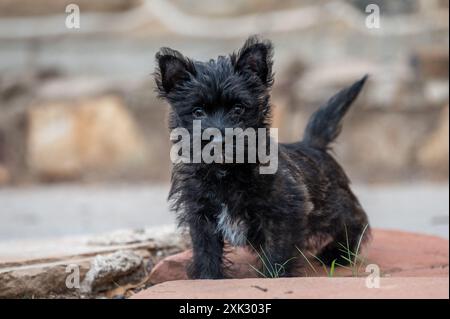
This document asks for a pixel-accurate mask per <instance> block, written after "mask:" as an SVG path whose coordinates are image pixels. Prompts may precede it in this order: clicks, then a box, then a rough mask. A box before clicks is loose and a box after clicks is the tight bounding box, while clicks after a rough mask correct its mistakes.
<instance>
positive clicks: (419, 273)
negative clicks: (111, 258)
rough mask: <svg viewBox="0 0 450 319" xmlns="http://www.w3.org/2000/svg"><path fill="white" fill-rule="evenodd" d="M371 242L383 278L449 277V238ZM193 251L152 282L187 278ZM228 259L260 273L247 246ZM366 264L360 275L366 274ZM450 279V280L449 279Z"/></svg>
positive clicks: (381, 234) (390, 235)
mask: <svg viewBox="0 0 450 319" xmlns="http://www.w3.org/2000/svg"><path fill="white" fill-rule="evenodd" d="M372 235H373V237H372V241H371V243H370V244H369V245H368V246H367V247H366V248H365V249H364V252H363V255H364V256H366V258H367V260H366V263H365V264H376V265H378V266H379V269H380V271H381V274H382V277H433V278H434V277H448V275H449V267H448V264H449V241H448V240H447V239H443V238H440V237H436V236H429V235H421V234H414V233H407V232H401V231H391V230H380V229H374V230H373V231H372ZM191 257H192V253H191V251H185V252H182V253H179V254H176V255H173V256H170V257H167V258H166V259H164V260H163V261H161V262H160V263H158V264H157V265H156V266H155V267H154V269H153V271H152V273H151V275H150V282H151V283H152V284H158V283H161V282H165V281H171V280H185V279H187V275H186V272H185V269H186V265H187V264H188V263H189V261H190V260H191ZM227 259H229V260H230V261H232V262H233V266H232V268H231V273H232V277H233V278H253V277H257V273H256V272H255V271H254V270H253V269H252V268H251V267H250V265H253V266H257V265H258V260H257V258H255V256H253V255H252V254H251V253H250V252H249V251H247V250H244V249H234V250H231V251H230V252H229V253H228V255H227ZM315 267H316V269H317V270H318V272H317V273H315V272H312V271H311V269H308V271H307V276H324V275H326V274H325V272H324V271H323V269H322V267H321V266H320V265H317V264H316V266H315ZM364 268H365V267H361V269H360V275H362V276H365V273H364V271H365V269H364ZM352 275H353V274H352V273H351V272H350V271H348V270H345V269H342V268H340V269H337V271H336V273H335V276H338V277H342V276H347V277H349V276H352ZM447 281H448V279H447Z"/></svg>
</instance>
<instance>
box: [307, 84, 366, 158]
mask: <svg viewBox="0 0 450 319" xmlns="http://www.w3.org/2000/svg"><path fill="white" fill-rule="evenodd" d="M367 77H368V76H367V75H365V76H364V77H363V78H362V79H361V80H359V81H357V82H355V83H353V84H352V85H351V86H349V87H347V88H345V89H343V90H341V91H339V92H338V93H337V94H336V95H335V96H333V97H332V98H331V99H330V100H328V102H327V103H326V104H325V105H323V106H321V107H320V108H319V109H318V110H317V111H316V112H315V113H314V114H313V115H312V116H311V118H310V119H309V122H308V125H307V126H306V129H305V133H304V137H303V143H305V144H307V145H308V146H311V147H314V148H318V149H323V150H326V149H328V148H329V145H330V143H331V142H333V141H334V140H335V139H336V137H337V136H338V135H339V133H340V132H341V127H342V125H341V121H342V118H343V117H344V115H345V113H346V112H347V110H348V109H349V108H350V105H352V103H353V101H354V100H355V99H356V98H357V97H358V94H359V92H360V91H361V89H362V88H363V86H364V83H365V82H366V80H367Z"/></svg>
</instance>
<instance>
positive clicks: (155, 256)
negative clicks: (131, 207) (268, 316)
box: [0, 227, 449, 298]
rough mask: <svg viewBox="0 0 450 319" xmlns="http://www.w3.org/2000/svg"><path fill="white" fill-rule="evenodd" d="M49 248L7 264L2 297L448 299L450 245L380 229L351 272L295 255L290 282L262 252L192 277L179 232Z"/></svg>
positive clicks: (238, 252)
mask: <svg viewBox="0 0 450 319" xmlns="http://www.w3.org/2000/svg"><path fill="white" fill-rule="evenodd" d="M43 243H44V242H41V243H40V248H41V249H40V251H39V254H35V255H34V256H30V255H28V254H27V251H26V249H27V247H26V246H24V249H25V250H24V251H22V252H17V250H16V255H15V256H14V255H10V256H8V257H7V258H1V259H0V297H3V298H5V297H10V298H11V297H13V298H127V297H132V298H230V297H233V298H335V297H341V298H347V297H349V298H350V297H361V298H376V297H380V298H420V297H424V298H445V297H447V298H448V275H449V268H448V267H449V264H448V261H449V255H448V249H449V243H448V240H446V239H442V238H439V237H435V236H426V235H419V234H414V233H407V232H399V231H386V230H380V229H375V230H374V232H373V239H372V241H371V243H370V244H369V245H368V246H367V247H365V248H363V249H362V250H361V252H360V253H358V254H357V255H358V258H355V259H354V263H353V264H351V265H350V266H348V267H347V268H344V267H336V269H335V270H331V269H330V268H323V266H322V265H321V264H320V263H319V262H317V261H315V260H314V258H313V257H312V256H309V258H308V256H307V255H305V256H302V255H300V254H299V255H298V256H293V257H295V258H306V259H308V262H309V263H308V266H307V267H306V268H302V269H299V273H302V274H303V275H302V277H299V278H289V279H277V277H278V276H274V278H270V279H268V278H267V277H266V278H261V275H260V274H258V273H257V272H256V271H255V268H257V269H258V268H259V267H261V261H260V259H259V258H258V257H257V256H256V255H255V252H254V251H252V250H249V249H243V248H236V249H229V250H228V253H227V255H226V258H227V259H229V260H230V261H231V262H232V266H231V268H230V269H229V275H230V277H231V278H235V279H230V280H225V281H192V280H187V276H186V270H185V269H186V265H187V264H188V263H189V261H190V259H191V251H190V250H186V248H188V247H189V240H188V239H187V238H186V237H185V235H183V234H182V233H179V232H174V229H173V228H172V227H166V228H163V229H161V228H160V229H159V230H156V229H145V230H141V231H138V232H119V233H118V232H115V233H110V234H106V235H102V236H96V237H92V236H91V237H84V238H76V239H75V238H72V239H66V240H60V241H59V242H57V243H55V242H54V241H47V242H46V244H47V247H46V249H43V248H44V247H43V245H42V244H43ZM35 244H38V243H35ZM10 248H12V249H13V248H14V247H10ZM28 248H32V247H30V246H29V247H28ZM177 252H178V253H177ZM374 265H375V266H374ZM366 267H372V268H366ZM373 267H376V269H374V268H373ZM372 271H376V274H379V277H380V278H381V279H380V287H381V289H379V290H377V289H375V288H374V289H367V287H365V285H364V283H365V282H366V281H365V279H366V278H367V276H368V275H369V273H370V272H372ZM325 277H329V278H328V279H330V277H331V278H332V279H333V280H332V281H330V280H327V278H325ZM243 278H252V279H245V280H244V279H243ZM311 286H314V288H313V289H310V287H311Z"/></svg>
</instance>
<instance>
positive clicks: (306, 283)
mask: <svg viewBox="0 0 450 319" xmlns="http://www.w3.org/2000/svg"><path fill="white" fill-rule="evenodd" d="M448 291H449V282H448V278H447V279H443V278H417V277H416V278H381V279H380V285H379V288H368V287H367V286H366V280H365V279H364V278H324V277H321V278H319V277H315V278H312V277H309V278H306V277H303V278H300V277H297V278H277V279H264V278H258V279H255V278H252V279H229V280H181V281H170V282H165V283H162V284H159V285H156V286H153V287H150V288H148V289H146V290H143V291H141V292H139V293H137V294H135V295H133V296H132V298H133V299H172V298H175V299H177V298H178V299H197V298H200V299H203V298H211V299H247V298H250V299H253V298H254V299H266V298H267V299H269V298H270V299H272V298H286V299H288V298H293V299H299V298H304V299H310V298H311V299H312V298H314V299H315V298H324V299H330V298H331V299H336V298H360V299H371V298H420V299H422V298H433V299H435V298H447V299H448V297H449V293H448Z"/></svg>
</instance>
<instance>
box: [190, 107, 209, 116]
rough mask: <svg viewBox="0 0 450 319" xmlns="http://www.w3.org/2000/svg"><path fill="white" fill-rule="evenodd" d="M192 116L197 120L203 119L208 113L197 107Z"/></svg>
mask: <svg viewBox="0 0 450 319" xmlns="http://www.w3.org/2000/svg"><path fill="white" fill-rule="evenodd" d="M192 115H193V116H194V117H196V118H202V117H205V116H206V113H205V110H203V109H202V108H201V107H196V108H194V109H193V110H192Z"/></svg>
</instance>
